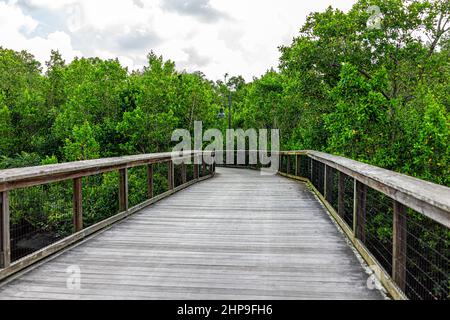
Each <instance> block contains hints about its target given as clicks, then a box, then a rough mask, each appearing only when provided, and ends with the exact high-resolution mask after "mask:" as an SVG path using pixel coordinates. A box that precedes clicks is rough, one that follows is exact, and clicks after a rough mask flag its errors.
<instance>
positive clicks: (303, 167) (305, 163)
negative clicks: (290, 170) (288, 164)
mask: <svg viewBox="0 0 450 320" xmlns="http://www.w3.org/2000/svg"><path fill="white" fill-rule="evenodd" d="M309 161H310V158H309V157H308V156H306V155H305V156H304V155H301V156H300V173H299V174H300V176H301V177H302V178H308V177H309V176H310V174H309V170H308V169H309Z"/></svg>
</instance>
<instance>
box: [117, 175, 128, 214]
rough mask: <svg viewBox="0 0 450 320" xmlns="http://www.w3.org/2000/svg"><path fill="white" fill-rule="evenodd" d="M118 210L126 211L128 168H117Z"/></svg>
mask: <svg viewBox="0 0 450 320" xmlns="http://www.w3.org/2000/svg"><path fill="white" fill-rule="evenodd" d="M119 211H120V212H124V211H128V170H127V169H120V170H119Z"/></svg>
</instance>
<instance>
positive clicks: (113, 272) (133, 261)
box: [0, 168, 382, 299]
mask: <svg viewBox="0 0 450 320" xmlns="http://www.w3.org/2000/svg"><path fill="white" fill-rule="evenodd" d="M72 265H77V266H79V268H80V270H81V287H80V289H68V288H67V285H66V283H67V278H68V276H69V273H67V272H66V271H67V268H68V267H69V266H72ZM367 278H368V275H367V274H366V273H365V272H364V269H363V267H362V265H361V264H360V262H359V261H358V259H357V258H356V256H355V254H354V253H353V251H352V249H351V247H350V246H349V245H348V244H347V242H346V241H345V239H344V236H343V235H342V234H341V233H340V232H339V231H338V229H337V227H336V226H335V225H334V223H333V222H332V220H331V218H330V217H329V216H328V214H327V213H326V211H325V209H324V208H323V207H322V206H321V205H320V203H319V202H318V200H316V198H315V197H314V195H313V194H312V193H311V192H310V191H309V190H308V189H307V187H306V186H305V185H304V184H303V183H299V182H295V181H292V180H288V179H286V178H283V177H280V176H261V175H260V174H259V172H257V171H251V170H242V169H223V168H218V169H217V174H216V176H215V177H214V178H212V179H210V180H207V181H204V182H202V183H199V184H196V185H194V186H192V187H190V188H188V189H185V190H183V191H181V192H179V193H177V194H175V195H173V196H171V197H169V198H166V199H164V200H162V201H160V202H158V203H156V204H154V205H153V206H151V207H148V208H146V209H144V210H142V211H141V212H139V213H137V214H135V215H133V216H131V217H129V218H128V219H126V220H124V221H122V222H120V223H118V224H116V225H114V226H113V227H111V228H110V229H108V230H106V231H104V232H102V233H100V234H98V235H96V236H94V237H93V238H91V239H88V240H86V241H85V242H83V243H81V244H79V245H77V246H75V247H73V248H71V249H69V250H67V251H65V252H63V253H62V254H60V255H58V256H56V257H54V258H52V259H51V260H49V261H47V262H45V263H42V264H41V265H39V266H37V267H35V268H33V269H32V270H30V271H28V272H26V273H24V274H22V275H21V276H19V277H17V278H16V279H14V280H12V281H10V282H9V283H6V284H5V285H3V286H2V287H0V299H14V298H26V299H381V298H382V295H381V293H380V292H379V291H377V290H369V289H368V287H367V285H366V281H367Z"/></svg>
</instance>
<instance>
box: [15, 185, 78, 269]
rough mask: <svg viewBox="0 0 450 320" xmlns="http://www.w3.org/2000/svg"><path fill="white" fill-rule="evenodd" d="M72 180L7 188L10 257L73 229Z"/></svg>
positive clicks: (57, 238) (36, 248)
mask: <svg viewBox="0 0 450 320" xmlns="http://www.w3.org/2000/svg"><path fill="white" fill-rule="evenodd" d="M72 192H73V184H72V181H62V182H55V183H50V184H45V185H40V186H34V187H29V188H23V189H15V190H11V191H10V200H9V208H10V237H11V243H10V245H11V261H12V262H14V261H17V260H18V259H20V258H23V257H25V256H27V255H29V254H31V253H33V252H35V251H38V250H40V249H42V248H45V247H46V246H48V245H51V244H53V243H55V242H57V241H58V240H61V239H63V238H64V237H66V236H68V235H70V234H71V233H72V232H73V222H72V221H73V201H72V194H73V193H72Z"/></svg>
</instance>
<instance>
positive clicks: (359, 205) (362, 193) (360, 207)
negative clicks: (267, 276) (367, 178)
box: [353, 179, 367, 243]
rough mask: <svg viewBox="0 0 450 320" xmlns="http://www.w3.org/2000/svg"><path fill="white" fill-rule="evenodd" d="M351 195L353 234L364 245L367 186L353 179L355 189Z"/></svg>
mask: <svg viewBox="0 0 450 320" xmlns="http://www.w3.org/2000/svg"><path fill="white" fill-rule="evenodd" d="M353 194H354V201H353V202H354V205H353V232H354V233H355V236H356V237H357V238H358V239H359V240H361V242H362V243H365V242H366V232H365V224H366V198H367V186H366V185H365V184H363V183H361V182H359V181H358V180H356V179H355V187H354V193H353Z"/></svg>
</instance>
